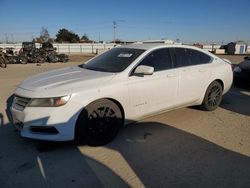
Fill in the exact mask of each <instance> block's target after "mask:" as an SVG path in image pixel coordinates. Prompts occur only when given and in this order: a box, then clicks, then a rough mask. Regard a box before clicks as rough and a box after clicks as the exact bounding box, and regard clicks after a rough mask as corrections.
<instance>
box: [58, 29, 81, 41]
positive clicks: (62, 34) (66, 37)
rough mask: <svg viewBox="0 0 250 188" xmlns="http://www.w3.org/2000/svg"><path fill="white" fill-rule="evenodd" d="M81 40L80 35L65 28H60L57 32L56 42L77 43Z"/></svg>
mask: <svg viewBox="0 0 250 188" xmlns="http://www.w3.org/2000/svg"><path fill="white" fill-rule="evenodd" d="M79 41H80V37H79V36H78V35H77V34H75V33H74V32H72V31H69V30H67V29H65V28H63V29H60V30H59V31H58V33H57V34H56V42H70V43H75V42H79Z"/></svg>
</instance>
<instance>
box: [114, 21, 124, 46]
mask: <svg viewBox="0 0 250 188" xmlns="http://www.w3.org/2000/svg"><path fill="white" fill-rule="evenodd" d="M118 22H124V20H114V21H113V42H115V41H116V39H117V37H116V29H117V23H118Z"/></svg>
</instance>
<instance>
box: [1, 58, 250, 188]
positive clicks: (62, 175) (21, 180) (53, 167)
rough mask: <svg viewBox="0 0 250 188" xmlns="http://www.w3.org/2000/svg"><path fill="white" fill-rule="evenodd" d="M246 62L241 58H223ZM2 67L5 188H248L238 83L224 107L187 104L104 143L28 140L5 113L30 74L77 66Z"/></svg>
mask: <svg viewBox="0 0 250 188" xmlns="http://www.w3.org/2000/svg"><path fill="white" fill-rule="evenodd" d="M221 57H223V58H227V59H230V60H231V61H232V62H233V63H236V64H237V63H239V62H240V61H241V60H242V59H243V57H242V56H221ZM89 58H90V57H89V56H87V57H86V56H72V57H71V59H73V60H74V62H69V63H67V64H60V63H57V64H43V65H41V66H36V65H34V64H28V65H9V66H8V68H7V69H0V83H1V84H0V113H1V114H2V115H3V120H4V125H1V126H0V187H1V188H5V187H25V188H28V187H31V188H34V187H36V188H40V187H249V185H250V158H249V157H250V91H246V90H243V89H240V88H236V87H232V89H231V90H230V92H229V93H227V94H226V95H225V96H224V98H223V101H222V104H221V106H220V108H218V109H217V110H216V111H213V112H203V111H200V110H197V109H195V108H182V109H179V110H175V111H171V112H167V113H164V114H160V115H157V116H153V117H150V118H147V119H144V120H142V121H140V122H138V123H136V124H132V125H129V126H126V127H124V128H123V129H122V130H121V131H120V133H119V135H118V137H117V138H116V139H115V140H114V141H113V142H112V143H110V144H108V145H106V146H104V147H88V146H76V145H74V143H72V142H60V143H53V142H40V141H35V140H29V139H25V138H21V137H20V136H19V133H18V132H17V131H16V130H15V129H14V128H13V127H12V126H11V125H10V124H9V121H8V118H7V116H6V113H5V110H6V105H7V104H9V103H10V101H11V100H10V99H9V100H8V98H9V96H11V94H12V92H13V90H14V88H15V87H16V86H17V85H18V84H19V83H20V82H21V81H22V80H23V79H25V78H26V77H28V76H30V75H33V74H36V73H40V72H44V71H47V70H51V69H56V68H60V67H65V66H69V65H77V64H80V63H79V62H84V61H86V60H87V59H89Z"/></svg>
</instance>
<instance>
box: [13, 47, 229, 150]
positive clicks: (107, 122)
mask: <svg viewBox="0 0 250 188" xmlns="http://www.w3.org/2000/svg"><path fill="white" fill-rule="evenodd" d="M232 80H233V73H232V68H231V64H230V62H228V61H226V60H223V59H220V58H218V57H217V56H214V55H213V54H211V53H209V52H205V51H203V50H201V49H198V48H195V47H191V46H185V45H166V44H132V45H126V46H120V47H116V48H113V49H111V50H109V51H107V52H106V53H104V54H101V55H99V56H97V57H95V58H93V59H91V60H89V61H88V62H87V63H86V64H83V65H80V66H77V67H69V68H64V69H59V70H54V71H50V72H46V73H42V74H38V75H35V76H32V77H30V78H28V79H26V80H25V81H23V82H22V83H21V84H20V85H19V86H18V87H17V89H16V90H15V94H14V95H15V97H14V101H13V104H12V106H11V112H12V117H13V123H14V125H15V126H16V127H17V128H18V129H19V130H20V132H21V135H22V136H23V137H28V138H33V139H40V140H52V141H66V140H73V139H76V140H77V141H79V142H81V143H82V142H83V143H85V144H88V145H104V144H107V143H109V142H110V141H111V140H112V139H113V138H114V137H115V136H116V134H117V133H118V130H119V128H120V127H121V126H122V125H123V124H126V123H129V122H131V121H137V120H139V119H141V118H143V117H145V116H149V115H152V114H156V113H159V112H163V111H168V110H172V109H176V108H181V107H186V106H194V105H200V106H201V108H202V109H204V110H208V111H211V110H215V109H216V108H217V107H218V106H219V104H220V102H221V99H222V95H223V94H225V93H226V92H227V91H228V90H229V89H230V87H231V84H232Z"/></svg>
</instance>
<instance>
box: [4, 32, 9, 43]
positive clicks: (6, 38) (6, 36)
mask: <svg viewBox="0 0 250 188" xmlns="http://www.w3.org/2000/svg"><path fill="white" fill-rule="evenodd" d="M4 35H5V42H6V43H9V41H8V34H7V33H4Z"/></svg>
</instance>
